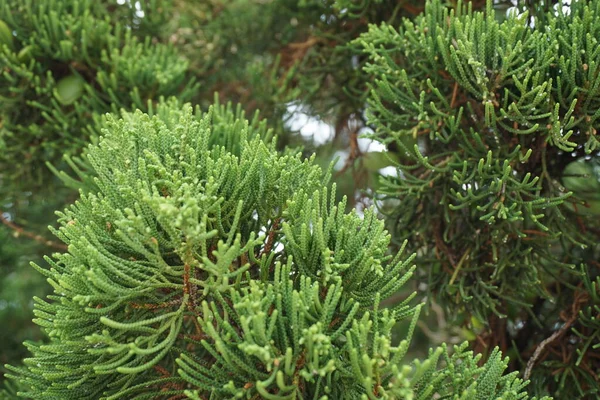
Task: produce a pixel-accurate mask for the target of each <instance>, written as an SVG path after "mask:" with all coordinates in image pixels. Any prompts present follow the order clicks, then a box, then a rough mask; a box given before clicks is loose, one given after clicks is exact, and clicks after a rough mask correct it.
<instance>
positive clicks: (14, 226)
mask: <svg viewBox="0 0 600 400" xmlns="http://www.w3.org/2000/svg"><path fill="white" fill-rule="evenodd" d="M0 222H2V223H3V224H4V225H6V226H8V227H9V228H10V229H12V230H13V231H15V232H16V233H17V235H18V236H25V237H28V238H30V239H33V240H35V241H36V242H38V243H41V244H43V245H46V246H48V247H52V248H54V249H56V250H60V251H67V245H66V244H64V243H59V242H54V241H52V240H48V239H46V238H45V237H43V236H41V235H37V234H35V233H32V232H28V231H26V230H25V229H23V228H21V227H20V226H19V225H17V224H15V223H14V222H12V221H11V220H9V219H8V218H6V217H5V216H4V211H2V210H0Z"/></svg>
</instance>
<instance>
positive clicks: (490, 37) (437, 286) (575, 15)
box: [357, 0, 600, 398]
mask: <svg viewBox="0 0 600 400" xmlns="http://www.w3.org/2000/svg"><path fill="white" fill-rule="evenodd" d="M491 6H492V3H491V2H490V1H488V7H487V10H486V12H485V13H483V12H474V11H472V9H471V6H470V4H468V5H462V4H461V3H459V4H458V5H457V6H456V8H454V9H450V8H447V7H445V6H443V5H442V4H441V2H440V1H437V0H436V1H429V2H427V4H426V6H425V12H424V14H423V15H421V16H419V17H417V18H416V19H415V20H408V19H406V20H405V21H404V23H403V24H402V25H401V26H400V27H394V26H390V25H386V24H383V25H381V26H371V28H370V30H369V32H368V33H367V34H365V35H363V36H362V37H361V39H359V40H358V41H357V43H358V44H360V45H362V47H363V51H364V53H365V54H367V55H368V57H369V60H370V61H369V62H368V63H367V65H366V67H365V71H367V72H368V73H369V74H371V75H372V76H373V77H374V79H375V81H374V84H373V85H372V90H371V94H370V98H369V107H368V111H367V112H368V116H369V122H370V123H371V124H373V126H374V127H375V129H376V133H375V135H374V136H375V137H377V138H378V139H379V140H381V141H383V142H384V143H386V144H388V147H389V148H390V149H391V150H392V151H394V152H395V153H397V155H398V156H399V157H400V161H399V162H398V164H397V166H398V174H397V175H396V176H392V177H387V178H383V182H382V188H381V190H380V194H381V197H382V198H383V199H399V200H400V202H399V203H393V202H387V203H384V205H383V208H382V210H383V211H384V212H385V213H386V214H387V215H388V222H389V224H390V227H391V229H392V231H393V232H394V236H395V240H398V241H402V240H404V239H405V238H407V237H411V238H412V240H410V241H409V243H410V245H409V249H411V250H412V251H418V253H419V257H418V259H417V260H416V262H417V265H418V266H419V267H420V268H419V269H420V270H421V271H422V277H423V279H424V280H425V281H426V282H427V290H428V291H429V292H430V293H432V294H435V295H436V298H437V300H438V301H439V303H440V304H442V305H443V306H445V307H446V308H447V309H448V310H449V312H451V313H453V314H454V315H459V316H460V315H464V314H467V316H468V315H470V314H473V315H474V316H475V318H477V319H478V320H480V321H486V323H487V324H488V326H489V327H490V332H489V335H488V336H487V338H488V339H489V342H490V343H502V342H504V343H506V342H507V341H508V342H509V343H510V342H511V341H512V343H513V351H515V352H516V354H520V355H521V357H522V358H523V359H529V365H528V366H527V367H528V368H527V369H528V370H529V372H531V370H530V369H531V367H532V366H533V364H535V363H537V362H539V361H540V360H538V359H537V358H538V357H539V356H540V353H539V352H536V349H537V350H538V351H541V352H542V353H543V354H544V355H545V357H546V361H544V362H543V363H542V365H541V366H540V368H539V370H537V369H536V370H535V371H534V373H533V375H532V376H535V379H534V381H538V386H537V387H539V388H540V391H541V392H549V393H552V394H556V395H557V396H560V397H561V398H590V397H588V396H592V395H593V394H596V395H597V393H598V392H599V391H600V382H598V378H597V377H598V373H600V365H599V364H598V362H597V361H596V360H597V357H598V353H597V348H594V347H593V346H592V345H591V343H594V341H595V340H597V339H596V335H597V330H596V329H597V326H596V325H594V324H591V323H590V321H591V320H593V319H594V318H593V315H594V311H593V310H596V308H595V307H597V306H596V303H595V299H596V298H597V297H598V292H597V287H596V286H593V285H591V284H586V285H585V287H583V288H582V287H581V284H580V282H581V281H582V279H583V280H584V281H590V280H591V281H594V280H595V279H596V277H597V276H598V273H599V269H598V262H597V259H598V250H599V249H598V232H599V230H598V221H597V215H598V214H597V206H596V203H597V201H598V200H597V198H598V196H599V195H600V191H598V190H597V188H596V189H594V188H595V187H596V186H597V185H596V183H597V182H596V183H594V182H595V178H596V173H595V170H594V168H595V167H593V165H595V164H596V161H595V158H596V157H597V156H598V144H599V142H598V137H597V130H598V128H599V127H600V119H599V118H600V74H599V71H600V70H599V68H600V47H599V46H598V33H599V32H600V31H599V30H600V23H598V21H600V2H596V1H594V2H589V3H588V2H572V4H571V5H570V8H569V11H566V10H565V9H564V8H563V7H562V5H560V4H559V5H558V6H557V7H555V9H553V10H552V11H551V12H548V13H546V12H544V10H543V9H544V8H545V6H544V5H540V7H539V9H537V10H533V11H534V14H533V15H532V18H529V17H528V14H527V13H522V14H520V15H517V14H516V13H513V14H511V15H510V16H509V17H508V18H506V19H505V20H503V21H499V20H498V19H497V18H496V17H495V15H494V12H493V9H492V7H491ZM574 159H577V161H575V162H573V160H574ZM584 159H585V160H589V159H592V160H590V161H584ZM582 176H585V177H587V180H586V181H585V182H586V183H584V182H583V181H582V180H581V179H582V178H581V177H582ZM563 185H564V186H563ZM590 192H591V193H590ZM579 265H585V268H584V269H583V272H582V269H581V268H579ZM580 310H581V313H582V314H581V319H579V317H578V315H579V313H580ZM583 315H587V317H586V318H584V317H583ZM498 317H500V318H507V321H508V322H500V323H501V328H500V329H493V328H492V327H493V326H494V324H495V321H497V318H498ZM465 319H466V320H467V321H468V320H469V318H465ZM504 321H506V320H504ZM465 325H466V326H469V324H468V323H465ZM563 327H564V329H563ZM569 328H572V329H569ZM582 330H583V331H585V333H582ZM591 338H593V339H591ZM545 339H551V340H549V341H548V342H546V341H545ZM548 352H550V353H551V355H547V353H548ZM534 354H537V355H534ZM577 355H578V356H577ZM523 367H525V365H523ZM527 375H528V372H526V376H527ZM553 377H556V379H554V378H553Z"/></svg>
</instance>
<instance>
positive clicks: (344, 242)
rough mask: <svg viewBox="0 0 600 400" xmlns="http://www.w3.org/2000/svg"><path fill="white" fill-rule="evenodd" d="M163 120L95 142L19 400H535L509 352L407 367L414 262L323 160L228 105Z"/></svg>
mask: <svg viewBox="0 0 600 400" xmlns="http://www.w3.org/2000/svg"><path fill="white" fill-rule="evenodd" d="M151 113H152V114H154V116H153V117H150V116H148V115H146V114H143V113H141V112H140V111H136V112H135V113H127V112H124V113H123V118H122V119H119V120H117V119H116V118H114V117H111V116H108V117H107V119H106V123H105V129H104V136H103V137H102V138H101V139H100V141H99V143H98V144H96V145H92V146H90V147H89V150H88V152H87V160H88V161H89V163H90V165H91V167H92V172H91V174H92V176H93V180H94V183H95V185H96V189H95V190H92V189H88V190H85V191H82V193H81V198H80V199H79V200H78V201H76V202H75V203H74V204H73V205H72V206H70V207H69V208H67V209H66V210H65V211H64V212H62V213H59V217H60V218H59V222H60V225H61V226H60V228H59V229H58V230H55V234H56V235H57V237H59V238H60V239H61V240H62V241H64V242H65V243H66V244H67V245H68V252H65V253H56V254H54V255H53V256H52V257H47V258H46V261H47V263H48V264H49V266H50V268H49V269H46V268H42V267H40V266H38V265H35V268H36V269H37V270H38V271H39V272H40V273H42V274H43V275H45V276H46V277H47V278H48V282H49V283H50V284H51V285H52V286H53V288H54V294H53V295H51V296H48V298H47V300H42V299H41V298H38V297H36V298H35V303H36V306H35V314H36V317H37V318H36V319H35V322H36V323H37V324H39V325H40V326H42V327H43V330H44V331H45V333H46V334H47V336H48V339H49V341H48V342H47V343H45V344H36V343H31V342H29V343H27V347H28V348H29V350H30V351H31V352H32V353H33V356H32V357H31V358H28V359H26V360H25V364H26V367H23V368H15V367H10V369H11V370H12V371H13V376H14V377H15V378H16V379H18V380H20V382H21V384H22V385H23V386H24V387H25V388H24V389H23V391H22V392H21V396H23V397H27V398H34V399H59V398H60V399H75V398H77V399H98V398H103V399H116V398H136V399H143V398H153V399H157V398H172V397H173V396H182V397H187V398H192V399H201V398H207V397H210V398H211V399H226V398H266V399H292V398H320V399H327V398H332V399H358V398H360V399H376V398H379V399H398V398H405V399H429V398H432V397H434V398H435V397H439V398H457V399H458V398H460V399H465V400H467V399H469V400H475V399H482V400H483V399H489V398H494V399H506V400H509V399H528V398H529V397H528V396H527V394H526V393H525V392H523V389H524V385H525V383H524V382H523V381H522V380H521V379H518V378H517V377H516V375H515V374H510V375H505V376H502V373H503V371H504V370H505V369H506V365H507V360H502V358H501V356H500V354H499V352H498V351H497V350H496V351H494V352H493V353H492V356H491V357H490V359H489V361H488V362H487V363H485V364H483V365H481V366H480V365H479V358H480V357H479V356H475V357H474V356H473V354H472V353H471V352H468V351H466V346H465V345H463V346H461V347H459V348H457V349H455V351H454V352H453V354H452V355H450V354H449V353H448V351H446V349H445V348H444V347H441V348H439V349H437V350H433V351H432V352H431V353H430V356H429V357H428V358H427V360H425V361H423V362H419V361H416V362H414V363H408V362H406V361H404V357H405V355H406V352H407V350H408V346H409V341H410V338H411V336H412V333H413V331H414V329H415V324H416V320H417V317H418V315H419V312H418V311H419V309H420V306H418V307H414V306H412V305H411V304H410V301H411V298H412V296H410V297H409V298H406V299H404V300H403V301H401V302H399V303H396V304H394V305H393V306H392V307H389V308H382V307H380V302H381V301H383V300H385V299H386V298H388V297H389V296H390V295H392V294H394V293H395V292H396V291H397V290H398V289H399V288H400V287H401V286H402V285H403V284H405V283H406V281H407V280H408V279H409V277H410V276H411V275H412V271H413V270H414V267H411V266H410V263H411V262H412V260H413V258H414V256H411V257H403V256H402V255H401V254H402V252H400V253H398V255H397V256H394V257H392V256H391V255H389V254H388V252H387V246H388V244H389V240H390V237H389V235H388V234H387V232H386V231H385V230H384V229H383V222H382V221H379V220H378V219H377V218H376V215H375V213H374V211H373V210H370V211H368V212H367V213H366V214H365V217H364V218H361V217H359V216H358V215H357V214H356V213H354V212H352V213H349V214H346V213H344V204H343V203H340V204H336V202H335V200H334V199H335V195H334V193H329V192H328V190H327V189H326V187H325V186H324V181H325V182H326V181H327V179H328V178H327V176H325V177H324V178H323V176H322V175H323V173H322V170H321V169H320V168H319V167H318V166H316V165H315V164H314V162H313V160H312V159H311V160H306V159H304V160H303V159H302V157H301V156H300V155H299V154H295V153H292V152H288V153H286V154H278V153H277V152H276V151H275V150H274V143H270V144H265V142H263V140H262V139H264V138H265V136H268V134H269V132H268V131H267V130H266V129H265V125H264V124H252V125H251V124H249V123H247V122H245V121H243V120H240V119H236V118H235V114H234V113H233V112H232V111H231V109H228V108H227V107H215V108H212V109H211V111H209V112H208V113H206V114H201V113H200V112H199V111H196V112H195V113H193V112H192V108H191V107H190V106H184V107H183V109H182V108H180V107H179V106H178V104H177V102H175V101H173V102H170V103H160V104H159V105H158V106H157V107H156V108H155V109H154V108H153V109H152V110H151ZM92 176H89V177H88V178H91V177H92ZM334 190H335V189H332V192H333V191H334ZM407 318H408V319H410V321H411V322H410V327H409V330H408V333H407V335H406V337H405V338H404V340H402V341H400V343H399V344H398V345H393V344H392V343H391V330H392V328H393V327H394V325H395V324H396V322H397V321H399V320H403V319H407Z"/></svg>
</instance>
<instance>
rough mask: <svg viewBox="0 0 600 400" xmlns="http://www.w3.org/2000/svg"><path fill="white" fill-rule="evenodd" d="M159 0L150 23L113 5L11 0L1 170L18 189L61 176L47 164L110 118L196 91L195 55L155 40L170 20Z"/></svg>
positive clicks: (3, 18)
mask: <svg viewBox="0 0 600 400" xmlns="http://www.w3.org/2000/svg"><path fill="white" fill-rule="evenodd" d="M157 3H159V2H152V3H151V4H149V5H147V6H146V5H145V6H144V9H143V10H145V12H146V13H148V16H147V17H146V18H144V19H141V18H139V17H136V14H135V13H132V11H131V10H130V9H129V8H128V7H126V6H123V5H117V4H113V2H112V1H92V0H67V1H62V0H61V1H58V0H49V1H37V0H24V1H22V0H8V1H4V2H2V4H1V5H0V31H1V32H2V36H1V40H2V42H0V70H2V73H1V74H0V104H2V110H1V111H0V112H1V115H0V116H1V119H2V126H1V127H0V168H1V169H2V181H3V182H4V184H3V186H4V187H5V190H6V189H10V191H8V193H11V191H14V190H17V189H20V190H31V189H32V188H36V189H38V188H39V185H40V184H41V183H42V181H43V180H47V179H48V178H49V177H51V175H50V174H49V173H48V169H47V168H46V166H45V165H44V164H45V163H46V162H51V163H53V164H56V163H58V162H59V161H60V160H61V158H62V156H63V155H65V154H66V155H74V154H79V153H80V151H81V149H82V148H83V147H84V146H85V145H87V143H88V142H89V140H90V139H93V138H94V137H95V136H97V134H98V132H96V131H94V127H95V126H96V125H95V124H94V123H93V122H92V121H93V120H94V119H98V117H99V116H100V115H102V114H104V113H106V112H118V110H119V109H121V108H126V109H132V108H140V109H142V110H145V109H146V106H147V101H148V100H154V99H158V97H160V96H169V95H175V94H177V96H178V98H179V99H180V100H181V101H186V100H188V99H189V98H190V96H191V94H192V93H194V91H195V90H194V89H195V88H196V86H195V84H194V81H193V79H190V77H189V76H187V75H186V72H187V68H188V67H187V64H188V62H187V60H186V59H185V58H184V57H182V56H181V55H179V54H178V53H177V51H176V50H175V48H174V47H173V46H170V45H166V44H162V43H157V42H156V41H157V38H156V37H153V36H152V34H153V33H154V32H155V30H156V27H157V26H161V25H164V23H165V21H163V20H161V19H160V18H157V16H160V15H162V14H164V12H165V10H162V8H160V10H161V12H158V10H159V6H158V5H157ZM143 10H142V9H141V8H140V10H138V11H137V12H138V13H140V12H142V13H144V11H143ZM143 15H145V14H143ZM17 159H18V160H19V161H20V162H19V163H15V162H14V161H15V160H17ZM17 166H18V168H17ZM15 187H16V188H17V189H15ZM11 194H12V193H11Z"/></svg>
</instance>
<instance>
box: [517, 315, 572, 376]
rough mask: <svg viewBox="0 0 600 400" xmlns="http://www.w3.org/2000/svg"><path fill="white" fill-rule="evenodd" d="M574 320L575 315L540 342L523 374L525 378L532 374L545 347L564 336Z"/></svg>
mask: <svg viewBox="0 0 600 400" xmlns="http://www.w3.org/2000/svg"><path fill="white" fill-rule="evenodd" d="M574 321H575V316H573V317H571V319H569V320H568V321H567V322H565V324H564V325H563V326H562V327H561V328H560V329H559V330H557V331H556V332H554V333H553V334H552V335H550V337H548V338H546V339H545V340H543V341H542V342H541V343H540V344H539V346H538V347H537V348H536V349H535V352H534V353H533V355H532V356H531V358H530V359H529V361H527V368H525V373H524V374H523V377H524V378H525V380H527V379H529V377H530V376H531V370H532V369H533V366H534V365H535V362H536V361H537V359H538V358H539V356H540V354H542V351H544V348H545V347H546V346H548V345H549V344H550V343H552V342H554V341H555V340H556V339H558V338H559V337H560V336H562V335H563V334H564V333H565V332H566V331H567V330H568V329H569V328H570V327H571V325H572V324H573V322H574Z"/></svg>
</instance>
